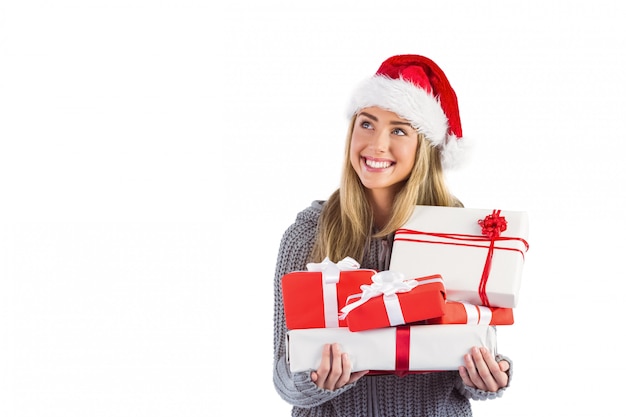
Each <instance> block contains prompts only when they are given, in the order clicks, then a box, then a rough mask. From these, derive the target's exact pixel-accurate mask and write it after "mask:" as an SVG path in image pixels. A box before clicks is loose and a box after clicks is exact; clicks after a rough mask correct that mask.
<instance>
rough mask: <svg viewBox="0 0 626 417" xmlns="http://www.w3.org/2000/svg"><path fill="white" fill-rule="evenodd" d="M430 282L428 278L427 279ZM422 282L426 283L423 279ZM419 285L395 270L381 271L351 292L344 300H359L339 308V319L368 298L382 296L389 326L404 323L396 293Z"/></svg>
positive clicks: (343, 317)
mask: <svg viewBox="0 0 626 417" xmlns="http://www.w3.org/2000/svg"><path fill="white" fill-rule="evenodd" d="M428 281H429V282H430V280H428ZM422 283H424V284H425V283H426V282H425V281H424V282H422ZM418 285H420V282H418V281H417V280H415V279H411V280H406V281H405V280H404V274H402V273H401V272H395V271H381V272H377V273H376V274H374V275H373V276H372V284H370V285H361V291H362V292H361V293H360V294H353V295H351V296H349V297H348V299H347V300H346V302H348V301H350V300H351V299H353V298H357V297H360V300H358V301H355V302H354V303H351V304H347V305H346V306H345V307H344V308H342V309H341V315H340V316H339V318H340V319H341V320H343V319H345V318H346V317H347V315H348V314H349V313H350V312H351V311H352V310H354V309H355V308H357V307H358V306H360V305H363V304H365V303H366V302H367V301H368V300H369V299H370V298H374V297H378V296H379V295H382V296H383V302H384V303H385V308H386V310H387V317H388V318H389V323H390V325H391V326H396V325H398V324H404V323H405V321H404V316H403V315H402V309H401V308H400V300H399V299H398V295H397V294H398V293H403V292H409V291H411V290H412V289H413V288H415V287H417V286H418Z"/></svg>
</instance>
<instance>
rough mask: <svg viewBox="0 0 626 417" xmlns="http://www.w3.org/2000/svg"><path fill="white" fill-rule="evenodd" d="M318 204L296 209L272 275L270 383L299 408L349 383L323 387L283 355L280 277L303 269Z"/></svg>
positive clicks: (314, 404)
mask: <svg viewBox="0 0 626 417" xmlns="http://www.w3.org/2000/svg"><path fill="white" fill-rule="evenodd" d="M318 219H319V208H317V209H316V208H315V207H310V208H308V209H306V210H304V211H302V212H300V213H299V214H298V216H297V218H296V221H295V223H293V224H292V225H291V226H290V227H289V228H288V229H287V230H286V231H285V233H284V234H283V237H282V239H281V242H280V247H279V251H278V259H277V261H276V271H275V275H274V370H273V372H274V378H273V379H274V387H275V388H276V391H277V392H278V394H279V395H280V396H281V398H283V399H284V400H285V401H286V402H288V403H289V404H291V405H294V406H296V407H300V408H312V407H317V406H319V405H321V404H323V403H326V402H327V401H329V400H331V399H333V398H335V397H337V396H338V395H341V393H343V392H344V391H346V390H347V389H349V388H350V387H351V386H352V385H353V384H352V385H347V386H345V387H342V388H341V389H338V390H335V391H329V390H324V389H321V388H319V387H317V385H315V383H314V382H313V381H312V380H311V376H310V372H300V373H293V374H292V373H291V371H290V370H289V364H288V363H287V359H286V346H285V340H286V335H287V328H286V325H285V311H284V307H283V297H282V287H281V279H282V277H283V276H284V275H285V274H287V273H289V272H292V271H304V270H306V263H307V259H308V257H309V254H310V253H311V250H312V248H313V243H314V240H315V234H316V231H317V221H318Z"/></svg>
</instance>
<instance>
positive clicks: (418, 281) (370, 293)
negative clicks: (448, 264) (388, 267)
mask: <svg viewBox="0 0 626 417" xmlns="http://www.w3.org/2000/svg"><path fill="white" fill-rule="evenodd" d="M361 291H362V292H361V293H360V294H355V295H352V296H351V297H349V299H348V303H347V304H346V306H345V307H344V308H343V309H342V310H341V312H342V315H341V316H340V317H341V318H345V319H346V320H347V322H348V328H349V329H350V330H352V331H354V332H357V331H361V330H370V329H378V328H381V327H391V326H398V325H401V324H407V323H413V322H417V321H421V320H425V319H429V318H433V317H438V316H441V315H442V314H443V313H444V305H445V300H446V291H445V288H444V284H443V279H442V278H441V275H430V276H426V277H421V278H415V279H410V280H405V279H404V275H402V274H400V273H396V272H393V271H382V272H378V273H377V274H375V275H374V276H372V284H371V285H362V286H361ZM357 298H358V299H357ZM354 299H357V300H356V301H354V302H352V303H350V301H351V300H354Z"/></svg>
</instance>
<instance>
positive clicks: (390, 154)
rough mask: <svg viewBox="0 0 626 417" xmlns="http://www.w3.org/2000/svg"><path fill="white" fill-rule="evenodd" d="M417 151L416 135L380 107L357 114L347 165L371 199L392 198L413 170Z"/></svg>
mask: <svg viewBox="0 0 626 417" xmlns="http://www.w3.org/2000/svg"><path fill="white" fill-rule="evenodd" d="M417 147H418V134H417V131H416V130H415V129H414V128H413V127H412V126H411V124H410V123H409V122H408V121H407V120H405V119H403V118H401V117H400V116H398V115H397V114H395V113H393V112H390V111H387V110H383V109H381V108H379V107H367V108H364V109H362V110H360V111H359V112H358V113H357V116H356V120H355V124H354V130H353V131H352V137H351V141H350V163H351V164H352V168H354V170H355V171H356V173H357V175H358V176H359V179H360V180H361V183H362V184H363V186H364V187H365V188H366V190H368V193H369V194H370V195H377V194H380V195H389V196H392V195H395V193H396V192H397V191H398V190H399V189H400V187H401V186H402V183H403V182H404V181H405V180H406V179H407V178H408V176H409V174H410V173H411V170H412V169H413V165H414V164H415V158H416V154H417Z"/></svg>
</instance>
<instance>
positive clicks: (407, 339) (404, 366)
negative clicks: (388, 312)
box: [395, 326, 411, 377]
mask: <svg viewBox="0 0 626 417" xmlns="http://www.w3.org/2000/svg"><path fill="white" fill-rule="evenodd" d="M410 351H411V327H410V326H397V327H396V372H395V374H396V375H398V376H399V377H403V376H406V375H408V374H409V357H410Z"/></svg>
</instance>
